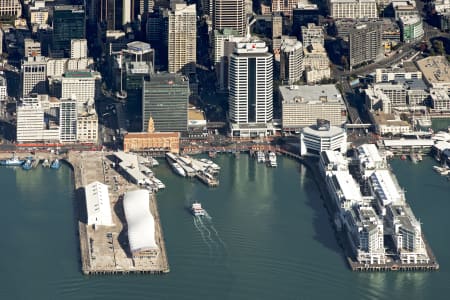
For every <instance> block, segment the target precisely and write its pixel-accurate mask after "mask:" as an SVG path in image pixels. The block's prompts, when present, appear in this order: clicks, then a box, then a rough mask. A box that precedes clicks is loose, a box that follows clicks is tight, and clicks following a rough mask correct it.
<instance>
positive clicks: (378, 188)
mask: <svg viewBox="0 0 450 300" xmlns="http://www.w3.org/2000/svg"><path fill="white" fill-rule="evenodd" d="M370 183H371V186H372V189H373V190H374V192H375V194H376V195H377V196H378V198H379V199H380V200H381V201H382V202H383V205H387V204H399V203H401V201H402V200H403V198H402V194H401V193H400V187H399V186H398V185H397V183H396V182H395V181H394V179H393V177H392V173H391V172H390V171H389V170H376V171H375V172H373V173H372V175H370Z"/></svg>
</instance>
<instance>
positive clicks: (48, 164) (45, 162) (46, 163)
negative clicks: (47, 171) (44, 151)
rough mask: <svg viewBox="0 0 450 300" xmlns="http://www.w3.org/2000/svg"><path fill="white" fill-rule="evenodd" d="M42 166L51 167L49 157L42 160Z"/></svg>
mask: <svg viewBox="0 0 450 300" xmlns="http://www.w3.org/2000/svg"><path fill="white" fill-rule="evenodd" d="M42 166H43V167H44V168H49V167H50V162H49V161H48V159H44V161H43V162H42Z"/></svg>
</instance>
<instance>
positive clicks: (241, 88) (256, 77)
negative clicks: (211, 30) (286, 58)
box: [228, 40, 273, 137]
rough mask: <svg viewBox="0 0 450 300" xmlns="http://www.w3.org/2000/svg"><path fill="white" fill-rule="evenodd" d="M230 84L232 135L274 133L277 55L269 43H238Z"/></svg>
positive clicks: (234, 54)
mask: <svg viewBox="0 0 450 300" xmlns="http://www.w3.org/2000/svg"><path fill="white" fill-rule="evenodd" d="M229 85H230V93H229V99H228V102H229V107H230V109H229V118H230V121H231V124H230V127H231V134H232V136H242V137H244V136H261V135H270V134H273V128H272V127H271V124H272V123H271V122H272V118H273V91H272V88H273V55H272V54H271V53H269V52H268V48H267V46H266V44H265V42H262V41H251V40H249V41H245V42H240V43H238V44H237V46H236V48H235V49H234V52H233V54H232V55H231V57H230V67H229Z"/></svg>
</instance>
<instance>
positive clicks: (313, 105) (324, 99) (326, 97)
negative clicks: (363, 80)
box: [279, 84, 347, 131]
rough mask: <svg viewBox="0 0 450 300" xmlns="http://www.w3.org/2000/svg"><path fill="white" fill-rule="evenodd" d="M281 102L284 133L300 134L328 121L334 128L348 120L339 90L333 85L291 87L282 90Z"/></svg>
mask: <svg viewBox="0 0 450 300" xmlns="http://www.w3.org/2000/svg"><path fill="white" fill-rule="evenodd" d="M279 91H280V95H281V100H282V104H281V106H282V127H283V130H284V131H299V129H300V128H303V127H306V126H311V125H314V124H316V122H317V119H325V120H328V121H329V122H330V125H333V126H342V125H343V124H345V122H346V121H347V109H346V106H345V103H344V101H343V99H342V95H341V93H340V92H339V90H338V89H337V88H336V86H335V85H333V84H324V85H312V86H311V85H302V86H299V85H290V86H280V87H279Z"/></svg>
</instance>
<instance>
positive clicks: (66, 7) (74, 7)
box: [54, 4, 84, 11]
mask: <svg viewBox="0 0 450 300" xmlns="http://www.w3.org/2000/svg"><path fill="white" fill-rule="evenodd" d="M54 9H55V11H59V10H61V11H62V10H72V11H84V8H83V5H69V4H65V5H55V6H54Z"/></svg>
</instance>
